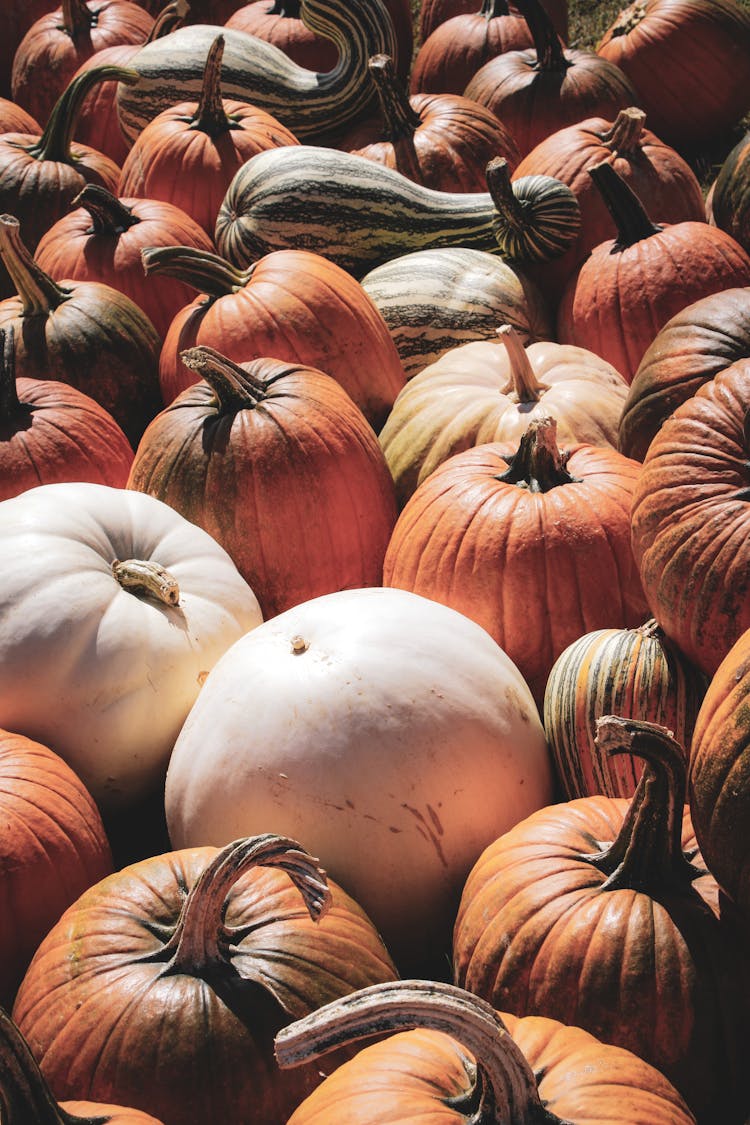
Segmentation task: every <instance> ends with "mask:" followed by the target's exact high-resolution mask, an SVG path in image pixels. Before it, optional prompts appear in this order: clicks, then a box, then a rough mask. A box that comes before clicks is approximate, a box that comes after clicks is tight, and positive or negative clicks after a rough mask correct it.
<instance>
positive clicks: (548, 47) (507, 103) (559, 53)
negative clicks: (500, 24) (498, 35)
mask: <svg viewBox="0 0 750 1125" xmlns="http://www.w3.org/2000/svg"><path fill="white" fill-rule="evenodd" d="M522 14H523V16H524V19H525V20H526V21H527V23H528V25H529V29H530V31H531V34H532V38H533V40H534V46H533V48H531V49H529V50H524V51H508V52H507V53H506V54H504V55H498V56H497V57H496V58H494V59H490V61H489V62H486V63H485V64H484V66H482V67H480V68H479V70H478V71H477V72H476V74H475V75H474V77H473V78H472V79H471V81H470V82H469V83H468V85H467V86H466V89H465V90H464V94H465V96H466V97H467V98H471V99H473V100H474V101H476V102H479V104H480V105H484V106H487V108H488V109H491V110H492V112H493V113H496V114H497V116H498V117H499V118H500V120H501V121H502V123H503V124H504V125H505V127H506V129H508V130H510V132H511V134H512V135H513V137H514V138H515V142H516V144H517V145H518V150H519V152H520V153H521V156H522V157H523V156H525V155H526V154H527V153H528V152H531V150H532V149H533V148H534V146H535V145H538V144H539V142H540V141H543V140H544V138H545V137H548V136H549V135H550V134H551V133H555V132H557V130H558V129H562V128H564V127H565V126H566V125H573V124H576V123H577V122H579V121H583V120H585V119H586V118H587V117H604V118H607V119H611V118H612V117H615V116H616V115H617V113H618V111H619V110H621V109H626V108H627V106H631V105H637V104H638V94H637V93H636V91H635V89H634V88H633V86H632V85H631V83H630V82H629V81H628V79H627V78H626V77H625V75H624V74H623V72H622V71H621V70H620V69H619V67H616V66H614V65H613V64H612V63H609V62H607V60H606V59H603V58H600V57H599V56H598V55H596V54H595V53H594V52H593V51H583V50H571V49H569V48H567V47H563V45H562V43H561V42H560V40H559V38H558V35H557V32H556V31H555V28H554V26H553V24H552V22H551V20H550V18H549V16H548V15H547V13H546V12H545V10H544V8H543V7H542V5H541V3H540V2H539V0H524V4H523V7H522Z"/></svg>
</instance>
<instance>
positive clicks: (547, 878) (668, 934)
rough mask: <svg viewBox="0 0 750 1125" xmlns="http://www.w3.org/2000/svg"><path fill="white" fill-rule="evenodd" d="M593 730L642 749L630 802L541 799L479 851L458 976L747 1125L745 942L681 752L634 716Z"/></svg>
mask: <svg viewBox="0 0 750 1125" xmlns="http://www.w3.org/2000/svg"><path fill="white" fill-rule="evenodd" d="M597 737H598V739H599V742H600V746H601V752H602V753H629V754H636V755H638V756H639V757H641V758H643V759H645V763H646V764H645V766H644V770H643V774H642V777H641V781H640V783H639V785H638V788H637V790H636V793H635V795H634V797H633V798H632V800H630V801H629V800H627V799H625V798H619V799H618V798H608V797H597V796H595V797H584V798H580V799H579V800H576V801H570V802H568V803H566V804H562V805H556V806H554V807H552V808H549V809H543V810H541V811H540V812H538V813H536V814H534V815H532V816H531V817H529V818H527V820H526V821H525V822H523V823H522V824H519V825H517V826H516V828H514V829H512V830H511V831H510V832H508V833H506V834H505V836H503V837H500V838H499V839H498V840H497V841H495V843H494V844H492V845H490V847H489V848H487V849H486V850H485V852H484V854H483V855H482V857H481V858H480V859H479V861H478V862H477V864H476V865H475V867H474V869H473V870H472V872H471V874H470V875H469V878H468V879H467V881H466V885H465V887H464V892H463V896H462V899H461V906H460V908H459V912H458V916H457V919H456V927H455V933H454V969H455V980H456V983H457V984H459V985H460V986H462V987H464V988H466V989H468V990H469V991H470V992H475V993H476V994H477V995H478V996H481V997H482V998H483V999H485V1000H487V1001H488V1002H489V1003H491V1004H492V1005H493V1006H494V1007H498V1008H500V1009H501V1010H508V1011H511V1012H513V1013H514V1014H515V1015H518V1016H526V1015H544V1016H548V1017H550V1018H552V1019H559V1020H561V1021H562V1022H563V1023H573V1022H575V1023H576V1024H577V1025H578V1026H580V1027H582V1028H584V1029H585V1030H588V1031H591V1032H592V1034H593V1033H595V1034H596V1035H597V1037H598V1038H601V1039H603V1040H604V1041H605V1042H607V1043H613V1044H615V1045H616V1046H620V1047H624V1048H625V1049H627V1050H630V1051H633V1052H634V1053H635V1054H637V1055H639V1056H640V1057H641V1058H642V1059H644V1060H645V1061H646V1062H648V1063H650V1064H651V1065H652V1066H655V1067H656V1068H657V1069H658V1070H660V1071H661V1072H662V1073H663V1074H664V1075H665V1076H666V1077H667V1078H668V1079H669V1081H670V1082H672V1083H673V1085H674V1086H675V1087H676V1088H677V1089H678V1090H679V1092H680V1093H681V1094H682V1096H683V1097H684V1098H685V1101H686V1102H687V1103H688V1105H689V1106H690V1108H691V1110H692V1111H693V1113H694V1114H695V1116H696V1117H697V1119H698V1120H699V1121H707V1122H708V1121H717V1120H719V1121H726V1122H730V1121H731V1122H736V1123H739V1122H741V1121H744V1120H745V1116H746V1114H747V1108H748V1093H747V1084H746V1082H745V1074H744V1061H743V1060H744V1058H745V1057H746V1050H747V1038H748V1031H747V1020H746V1017H745V1013H746V1010H747V997H748V986H749V985H750V977H749V976H748V964H747V958H746V949H745V947H746V940H745V938H744V937H743V936H742V929H741V927H740V926H739V925H738V922H737V919H736V917H735V916H734V913H733V912H732V911H731V910H730V909H729V907H728V905H727V904H726V903H720V900H719V888H718V886H717V884H716V881H715V880H714V878H713V877H712V876H711V875H710V874H709V873H708V872H707V871H706V869H705V866H704V863H703V861H702V858H701V856H700V853H699V852H698V849H697V847H696V843H695V836H694V833H693V831H692V826H691V823H690V815H689V812H688V809H687V808H686V806H685V797H686V769H687V767H686V764H685V755H684V751H683V749H682V748H681V747H680V746H679V745H677V744H676V743H675V741H674V740H673V739H672V738H671V737H670V735H669V732H668V731H667V730H665V729H664V728H663V727H659V726H657V725H655V724H653V723H645V722H640V721H636V720H634V719H620V718H616V717H614V716H606V717H603V718H601V719H600V720H599V721H598V733H597Z"/></svg>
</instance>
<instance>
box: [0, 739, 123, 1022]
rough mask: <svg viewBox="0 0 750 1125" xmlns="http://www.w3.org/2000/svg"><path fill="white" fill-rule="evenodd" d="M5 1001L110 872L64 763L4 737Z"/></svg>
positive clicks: (95, 816) (0, 770) (92, 816)
mask: <svg viewBox="0 0 750 1125" xmlns="http://www.w3.org/2000/svg"><path fill="white" fill-rule="evenodd" d="M0 863H1V864H2V869H3V882H2V888H3V895H2V903H3V909H2V911H1V912H0V1003H2V1005H3V1006H4V1007H6V1008H10V1006H11V1004H12V1003H13V998H14V996H15V994H16V989H17V988H18V985H19V984H20V983H21V978H22V977H23V975H24V973H25V972H26V969H27V968H28V965H29V962H30V961H31V958H32V957H33V955H34V952H35V951H36V948H37V946H38V945H39V943H40V942H41V940H42V938H43V937H44V936H45V935H46V933H47V931H48V930H49V929H50V928H51V927H52V926H53V925H54V923H55V922H56V921H57V919H58V918H59V917H60V914H61V913H62V912H63V910H66V909H67V907H68V906H70V904H71V903H72V902H74V901H75V900H76V899H77V898H78V896H79V895H80V894H82V893H83V891H85V890H86V889H87V888H88V887H90V886H92V885H93V884H94V883H96V882H98V881H99V879H103V878H104V876H105V875H108V874H109V873H110V872H111V871H112V856H111V854H110V850H109V844H108V843H107V837H106V836H105V834H104V827H103V825H102V821H101V817H100V816H99V813H98V811H97V808H96V805H95V804H94V802H93V799H92V798H91V796H90V795H89V793H88V792H87V790H86V789H85V787H84V785H83V782H81V781H80V780H79V779H78V777H77V776H76V775H75V774H74V773H73V770H72V769H71V768H70V766H67V765H66V764H65V762H64V761H63V760H62V758H59V757H58V756H57V754H54V753H53V752H52V751H51V750H49V749H48V748H47V747H46V746H42V745H41V743H39V742H34V741H32V740H31V739H30V738H24V737H23V735H20V734H11V733H10V732H8V731H4V730H2V731H0Z"/></svg>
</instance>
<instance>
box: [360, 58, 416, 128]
mask: <svg viewBox="0 0 750 1125" xmlns="http://www.w3.org/2000/svg"><path fill="white" fill-rule="evenodd" d="M368 65H369V68H370V74H371V75H372V78H373V81H374V83H375V89H376V90H377V94H378V100H379V102H380V109H381V111H382V114H383V121H384V124H385V135H386V137H387V138H388V140H389V141H392V142H394V143H395V142H396V141H398V140H399V139H400V138H401V137H413V136H414V133H415V132H416V130H417V129H418V128H419V126H420V125H421V124H422V118H421V117H420V116H419V114H418V113H417V111H416V110H415V109H413V108H412V104H411V102H410V101H409V95H408V94H407V92H406V90H405V89H404V87H403V86H402V84H401V83H400V82H399V80H398V78H397V77H396V72H395V70H394V69H393V60H392V59H391V58H390V56H389V55H373V56H372V58H371V59H370V61H369V64H368Z"/></svg>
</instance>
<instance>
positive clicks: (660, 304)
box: [557, 161, 750, 383]
mask: <svg viewBox="0 0 750 1125" xmlns="http://www.w3.org/2000/svg"><path fill="white" fill-rule="evenodd" d="M589 175H591V176H592V177H593V178H594V181H595V183H596V186H597V188H599V190H600V191H601V193H602V196H603V198H604V201H605V203H606V204H607V207H608V208H609V210H610V212H611V214H612V217H613V219H614V221H615V223H616V225H617V230H618V234H617V237H616V238H615V239H610V240H607V241H606V242H602V243H600V244H599V246H597V247H596V248H595V249H594V250H592V252H591V254H590V256H589V257H588V258H587V259H586V260H585V262H583V264H582V265H581V266H580V267H579V269H578V270H577V272H576V273H575V274H574V275H573V276H572V277H571V279H570V280H569V282H568V284H567V285H566V287H565V290H564V292H563V296H562V301H561V303H560V307H559V309H558V313H557V335H558V339H559V340H560V341H561V342H562V343H567V344H578V345H579V346H580V347H582V348H589V349H590V350H591V351H593V352H596V353H597V354H598V355H600V356H602V357H603V358H604V359H607V360H609V362H610V363H611V364H612V365H613V366H614V367H616V368H617V370H618V371H619V372H620V374H621V375H623V376H624V377H625V379H626V380H627V381H628V383H632V381H633V378H634V377H635V373H636V371H637V370H638V365H639V364H640V362H641V360H642V359H643V355H644V353H645V352H646V349H647V348H648V346H649V345H650V344H651V343H652V341H653V339H654V337H655V336H656V334H657V332H658V331H659V330H660V329H661V328H663V327H664V325H665V324H666V323H667V321H668V320H669V319H670V318H671V317H673V316H674V315H675V314H676V313H678V312H679V311H680V310H681V309H684V308H685V307H686V306H687V305H690V304H692V303H693V302H694V301H697V300H698V299H699V298H701V297H707V296H708V295H709V294H711V293H716V292H719V291H720V290H722V289H730V288H732V287H734V286H744V285H748V284H750V256H749V255H748V254H747V253H746V252H745V251H744V250H743V249H742V247H741V246H740V245H739V244H738V243H736V242H735V241H734V239H733V238H731V237H730V236H729V235H728V234H725V233H724V231H721V230H717V229H716V228H715V227H710V226H709V225H708V223H705V222H683V223H674V224H673V225H671V226H663V227H662V226H661V225H657V224H654V223H653V222H652V221H651V219H650V218H649V217H648V215H647V214H646V211H645V209H644V207H643V205H642V203H641V201H640V200H639V198H638V196H637V195H636V194H635V193H634V192H633V191H632V189H631V188H630V187H629V186H628V185H627V184H626V183H625V181H624V180H623V179H622V177H621V176H619V175H618V173H617V172H616V171H615V169H614V168H613V167H612V165H611V164H610V163H609V162H608V161H603V162H602V163H600V164H596V165H594V166H593V167H592V168H590V169H589Z"/></svg>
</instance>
